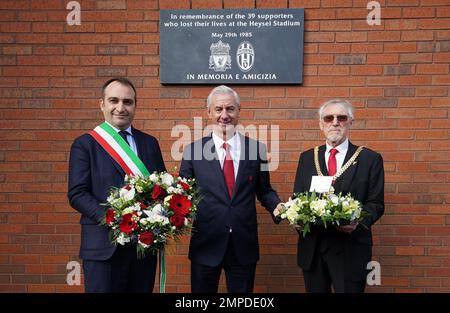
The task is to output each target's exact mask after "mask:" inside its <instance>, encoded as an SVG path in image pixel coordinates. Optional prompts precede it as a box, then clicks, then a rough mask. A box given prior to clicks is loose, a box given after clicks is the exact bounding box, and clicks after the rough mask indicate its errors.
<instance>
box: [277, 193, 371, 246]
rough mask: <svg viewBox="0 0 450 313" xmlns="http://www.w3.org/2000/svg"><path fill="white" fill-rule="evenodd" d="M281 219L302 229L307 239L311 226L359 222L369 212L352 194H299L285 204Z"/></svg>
mask: <svg viewBox="0 0 450 313" xmlns="http://www.w3.org/2000/svg"><path fill="white" fill-rule="evenodd" d="M280 213H281V219H287V220H288V221H289V224H290V225H293V226H295V227H296V228H300V229H301V230H302V235H303V237H305V236H306V235H307V234H308V233H309V232H310V231H311V225H322V226H323V227H325V228H326V227H327V225H328V224H333V225H337V226H340V225H343V224H346V223H350V222H359V221H360V220H362V219H363V218H364V216H365V215H366V213H367V212H365V211H362V205H361V203H360V202H359V201H358V200H355V199H354V198H352V196H351V195H350V194H348V195H345V196H342V195H341V194H339V195H335V194H333V193H324V194H316V193H315V192H313V193H311V194H310V193H307V192H305V193H299V194H295V195H294V197H293V198H292V199H291V198H289V201H288V202H286V203H284V204H283V208H282V210H281V212H280Z"/></svg>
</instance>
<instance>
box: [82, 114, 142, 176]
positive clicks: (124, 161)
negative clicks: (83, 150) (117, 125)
mask: <svg viewBox="0 0 450 313" xmlns="http://www.w3.org/2000/svg"><path fill="white" fill-rule="evenodd" d="M89 134H90V135H91V136H92V137H94V139H95V140H96V141H97V142H98V143H99V144H100V145H101V146H102V147H103V149H105V151H106V152H107V153H108V154H109V155H110V156H111V157H112V158H113V159H114V160H115V161H116V162H117V163H118V164H119V165H120V167H121V168H122V169H123V170H124V172H125V173H126V174H127V175H138V176H141V177H148V176H149V175H150V173H149V171H148V169H147V168H146V167H145V165H144V163H142V161H141V160H140V159H139V157H138V156H137V155H136V153H134V152H133V150H131V148H130V146H129V145H128V144H127V143H126V142H125V140H123V138H122V137H120V135H119V134H118V133H117V132H116V131H115V130H114V128H112V127H111V126H110V125H109V124H108V123H106V122H104V123H102V124H100V125H98V126H97V127H95V128H94V130H91V131H90V132H89Z"/></svg>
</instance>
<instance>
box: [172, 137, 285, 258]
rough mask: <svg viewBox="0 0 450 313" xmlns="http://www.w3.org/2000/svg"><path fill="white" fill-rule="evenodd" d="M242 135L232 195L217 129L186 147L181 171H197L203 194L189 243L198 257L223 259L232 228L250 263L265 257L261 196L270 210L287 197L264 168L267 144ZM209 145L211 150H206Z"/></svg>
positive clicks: (240, 252) (191, 173)
mask: <svg viewBox="0 0 450 313" xmlns="http://www.w3.org/2000/svg"><path fill="white" fill-rule="evenodd" d="M240 139H241V157H240V159H241V160H240V161H239V169H238V173H237V178H236V182H235V185H234V189H233V195H232V196H231V197H230V196H229V194H228V191H227V188H226V183H225V179H224V176H223V172H222V169H221V166H220V161H219V159H218V157H217V154H216V152H215V146H214V141H213V139H212V136H211V135H210V136H208V137H204V138H202V139H200V140H198V141H196V142H194V143H191V144H190V145H189V146H187V147H186V149H185V151H184V154H183V160H182V162H181V167H180V175H181V176H183V177H187V178H192V177H194V178H195V179H196V180H197V184H198V186H199V188H200V196H201V201H200V203H199V207H198V212H197V216H196V219H195V221H194V225H193V231H192V236H191V242H190V246H189V259H190V260H191V261H192V262H195V263H198V264H203V265H208V266H217V265H219V264H220V262H221V261H222V259H223V257H224V255H225V252H226V248H227V244H228V239H229V238H230V228H231V229H232V236H231V238H232V239H233V244H234V247H235V249H236V255H237V258H238V261H239V262H240V263H241V264H242V265H247V264H254V263H256V262H257V261H258V259H259V246H258V230H257V218H256V201H255V196H256V197H257V198H258V200H259V201H260V202H261V204H262V205H263V206H264V207H265V208H266V210H268V211H269V212H270V213H272V212H273V210H274V209H275V208H276V206H277V205H278V203H280V202H281V201H280V199H279V197H278V195H277V194H276V192H275V191H274V190H273V189H272V187H271V185H270V177H269V172H268V171H267V170H266V171H264V170H262V168H264V167H265V166H267V159H266V149H265V145H263V144H261V143H259V142H257V141H255V140H252V139H250V138H248V137H244V136H240ZM203 149H205V150H208V151H210V152H211V153H210V154H211V155H210V156H209V157H208V156H207V155H206V156H205V154H204V153H202V151H203ZM211 156H212V157H211Z"/></svg>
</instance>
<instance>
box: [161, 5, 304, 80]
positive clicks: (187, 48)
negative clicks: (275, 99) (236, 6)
mask: <svg viewBox="0 0 450 313" xmlns="http://www.w3.org/2000/svg"><path fill="white" fill-rule="evenodd" d="M303 32H304V10H303V9H267V10H260V9H242V10H161V11H160V78H161V83H162V84H219V83H220V84H300V83H302V76H303V75H302V74H303Z"/></svg>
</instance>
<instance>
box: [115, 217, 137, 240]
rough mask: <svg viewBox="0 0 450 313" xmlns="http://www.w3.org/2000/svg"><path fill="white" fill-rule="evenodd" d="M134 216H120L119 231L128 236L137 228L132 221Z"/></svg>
mask: <svg viewBox="0 0 450 313" xmlns="http://www.w3.org/2000/svg"><path fill="white" fill-rule="evenodd" d="M133 216H134V214H132V213H128V214H125V215H124V216H122V222H120V224H119V228H120V231H121V232H123V233H125V234H127V235H129V234H130V233H131V232H132V231H133V230H135V229H136V228H137V223H136V221H134V219H133Z"/></svg>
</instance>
